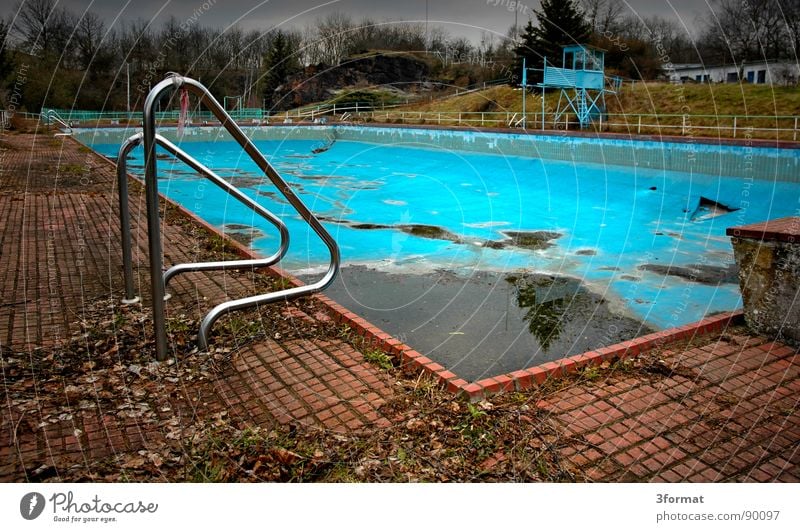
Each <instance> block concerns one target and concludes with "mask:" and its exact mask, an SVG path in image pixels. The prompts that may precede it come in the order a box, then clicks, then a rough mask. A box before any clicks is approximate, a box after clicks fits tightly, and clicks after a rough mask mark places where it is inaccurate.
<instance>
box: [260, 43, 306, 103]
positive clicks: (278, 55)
mask: <svg viewBox="0 0 800 532" xmlns="http://www.w3.org/2000/svg"><path fill="white" fill-rule="evenodd" d="M264 63H265V67H266V69H267V71H266V74H265V75H264V98H266V100H267V105H269V107H270V108H271V107H273V106H274V105H275V104H277V103H278V102H276V101H274V99H275V90H276V89H277V88H278V87H280V86H281V85H283V84H284V83H286V80H287V78H288V77H289V76H290V75H292V74H294V73H295V72H297V71H298V70H299V69H300V65H299V62H298V61H297V54H296V53H295V51H294V50H293V49H292V43H291V41H290V39H289V38H288V36H287V35H285V34H284V33H283V32H282V31H278V32H277V33H276V34H275V37H274V38H273V39H272V44H271V45H270V48H269V51H268V52H267V55H266V57H265V58H264Z"/></svg>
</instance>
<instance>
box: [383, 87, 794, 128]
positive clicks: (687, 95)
mask: <svg viewBox="0 0 800 532" xmlns="http://www.w3.org/2000/svg"><path fill="white" fill-rule="evenodd" d="M540 97H541V96H540V93H539V94H537V93H529V94H528V96H527V101H526V108H527V113H528V121H529V122H528V123H529V127H534V126H533V125H532V124H539V123H540V120H541V115H540V114H539V113H541V99H540ZM558 97H559V95H558V92H549V93H548V94H547V96H546V98H545V104H546V105H545V111H546V113H548V114H549V113H553V112H554V111H555V110H556V106H557V103H558ZM606 103H607V107H608V113H609V115H608V117H607V118H606V119H605V123H604V124H603V130H604V131H617V132H628V133H642V134H664V135H681V134H683V135H685V136H689V135H691V136H713V137H732V136H736V137H744V136H751V137H754V138H776V135H777V136H778V138H781V139H785V140H793V139H795V138H797V137H800V134H796V133H795V131H794V124H795V119H794V117H795V116H800V90H798V88H796V87H770V86H765V85H748V84H741V85H740V84H728V83H725V84H711V85H709V84H683V85H674V84H670V83H652V82H650V83H642V82H639V83H635V84H627V85H625V86H624V87H623V89H622V90H621V91H620V93H619V94H616V95H608V96H607V98H606ZM521 112H522V92H521V91H520V90H516V89H514V88H512V87H509V86H505V85H501V86H495V87H490V88H487V89H485V90H479V91H474V92H469V93H466V94H460V95H458V96H451V97H447V98H441V99H434V100H432V101H417V102H415V103H411V104H408V105H402V106H399V107H395V108H393V109H391V110H386V111H381V112H377V113H375V114H374V115H373V116H371V117H369V120H374V121H379V122H391V123H425V124H431V123H432V124H442V125H462V126H464V125H467V126H480V125H483V126H487V127H506V126H508V124H509V122H511V121H517V120H518V119H519V118H520V117H521ZM515 114H516V115H517V116H516V117H515V116H514V115H515ZM684 115H686V116H684ZM734 116H735V117H736V119H735V123H734ZM570 121H571V123H570V124H569V127H570V129H572V128H576V127H577V124H576V123H574V122H575V118H574V116H572V117H571V118H570ZM734 125H735V128H736V131H734ZM546 127H547V128H552V127H553V124H552V123H547V124H546ZM559 127H560V128H563V124H559ZM593 127H594V128H595V129H597V128H598V127H599V124H594V125H593ZM776 128H782V129H785V131H781V132H777V133H776V131H774V130H775V129H776ZM798 133H800V132H798Z"/></svg>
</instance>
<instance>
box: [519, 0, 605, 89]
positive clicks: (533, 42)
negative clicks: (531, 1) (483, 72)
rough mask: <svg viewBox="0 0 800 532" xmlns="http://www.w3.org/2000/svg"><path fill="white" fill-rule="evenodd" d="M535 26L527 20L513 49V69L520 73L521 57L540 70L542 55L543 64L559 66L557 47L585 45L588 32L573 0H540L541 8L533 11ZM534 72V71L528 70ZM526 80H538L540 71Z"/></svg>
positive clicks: (587, 26)
mask: <svg viewBox="0 0 800 532" xmlns="http://www.w3.org/2000/svg"><path fill="white" fill-rule="evenodd" d="M534 13H536V19H537V25H536V26H534V25H533V23H532V22H531V21H528V25H527V26H526V27H525V32H524V33H523V34H522V42H521V43H520V45H519V46H518V47H517V48H516V49H515V50H514V53H515V54H516V56H517V65H516V66H517V71H518V72H521V68H522V58H523V57H524V58H525V59H526V63H527V66H528V68H534V69H541V68H542V67H543V65H544V58H547V64H548V65H553V66H558V67H560V66H562V64H561V47H562V46H564V45H566V44H585V43H587V42H588V41H589V39H590V37H591V35H592V29H591V27H590V26H589V23H588V22H586V20H585V19H584V16H583V12H582V11H581V9H580V8H579V7H578V5H577V2H576V0H542V5H541V8H540V9H538V10H534ZM529 74H534V73H529ZM528 78H529V79H528V83H534V82H538V81H540V80H541V74H539V76H535V75H534V77H533V78H531V76H530V75H529V76H528Z"/></svg>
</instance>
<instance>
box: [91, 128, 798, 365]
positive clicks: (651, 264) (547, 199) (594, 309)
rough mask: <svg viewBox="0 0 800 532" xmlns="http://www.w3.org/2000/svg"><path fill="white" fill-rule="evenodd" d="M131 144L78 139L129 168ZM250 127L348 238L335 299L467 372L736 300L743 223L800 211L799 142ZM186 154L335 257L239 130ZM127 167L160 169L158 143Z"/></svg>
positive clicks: (229, 218) (307, 250) (311, 248)
mask: <svg viewBox="0 0 800 532" xmlns="http://www.w3.org/2000/svg"><path fill="white" fill-rule="evenodd" d="M130 133H131V132H130V131H128V132H125V131H121V130H97V131H91V132H82V133H80V134H79V135H78V137H79V139H80V140H82V141H83V142H85V143H87V144H89V145H91V146H92V147H93V148H94V149H96V150H97V151H99V152H101V153H103V154H105V155H108V156H111V157H113V156H115V155H116V152H117V150H118V148H119V144H120V142H121V141H122V139H123V138H125V136H126V135H128V134H130ZM248 133H249V134H250V135H251V137H252V138H253V140H254V142H255V143H256V146H257V147H258V148H259V149H260V150H261V151H262V152H263V153H265V154H266V155H267V157H268V158H269V159H270V160H271V162H272V163H273V164H274V165H275V166H276V168H277V169H278V170H279V171H280V172H281V173H282V174H283V175H284V177H285V178H286V179H287V180H288V181H290V182H291V184H292V185H293V186H294V187H295V190H296V191H297V192H298V194H299V195H300V197H301V198H302V199H303V201H304V202H305V203H306V204H307V205H308V206H309V207H310V208H311V210H312V211H313V212H314V213H315V214H317V216H318V217H320V219H321V220H322V221H323V222H324V223H325V224H326V226H327V227H328V229H329V230H330V232H331V234H333V236H334V238H336V240H337V241H338V242H339V245H340V247H341V251H342V258H343V262H344V265H345V268H344V269H343V271H342V276H341V278H340V280H338V281H337V283H336V284H335V285H334V286H333V287H332V288H331V290H330V294H329V295H331V296H332V297H333V298H334V299H336V300H338V301H339V302H340V303H342V304H344V305H345V306H348V307H350V308H351V309H352V310H353V311H355V312H357V313H359V314H362V315H364V316H365V317H366V318H367V319H369V320H371V321H373V322H375V323H376V324H377V325H378V326H380V327H382V328H384V329H385V330H387V331H388V332H390V333H392V334H395V335H397V336H399V337H400V338H401V339H403V340H404V341H406V342H407V343H409V344H410V345H412V346H414V347H415V348H417V349H418V350H420V351H422V352H424V353H426V354H427V355H428V356H430V357H431V358H433V359H435V360H437V361H439V362H441V363H443V364H444V365H445V366H447V367H449V368H451V369H453V370H454V371H456V372H457V373H459V374H460V375H462V376H464V377H466V378H478V377H481V376H484V375H493V374H498V373H502V372H506V371H511V370H513V369H520V368H523V367H528V366H531V365H533V364H537V363H541V362H544V361H546V360H552V359H555V358H560V357H561V356H564V355H567V354H574V353H578V352H582V351H585V350H587V349H592V348H595V347H598V346H600V345H603V344H608V343H612V342H616V341H620V340H623V339H627V338H630V337H633V336H635V335H637V334H638V333H642V332H645V331H648V330H652V329H658V328H666V327H670V326H676V325H682V324H686V323H690V322H693V321H696V320H698V319H700V318H702V317H703V316H705V315H708V314H711V313H714V312H718V311H725V310H732V309H734V308H737V307H738V306H740V295H739V290H738V284H737V278H736V272H735V269H734V264H733V254H732V250H731V246H730V241H729V239H728V238H727V237H726V236H725V229H726V228H727V227H730V226H732V225H741V224H745V223H751V222H757V221H762V220H766V219H770V218H777V217H781V216H787V215H796V214H797V213H798V211H800V184H799V183H798V175H799V174H798V168H797V165H798V155H800V152H799V151H798V150H788V149H775V148H763V147H754V146H750V145H741V146H719V145H710V144H700V143H695V142H683V143H661V142H644V141H633V140H626V139H616V140H609V139H594V138H581V137H559V136H537V135H524V134H503V133H482V132H464V131H449V130H433V129H414V128H382V127H349V126H330V127H322V126H313V127H312V126H306V127H266V128H264V127H260V128H254V129H252V130H251V131H249V132H248ZM166 136H168V137H169V136H170V133H167V134H166ZM171 136H172V138H173V139H175V134H174V132H173V133H172V135H171ZM180 144H181V147H182V148H183V149H184V150H186V151H187V152H189V153H190V154H192V155H193V156H195V157H196V158H198V159H199V160H200V161H201V162H203V164H205V165H206V166H209V167H211V168H212V169H214V170H215V171H217V173H219V174H220V175H222V176H223V177H225V178H227V179H230V181H231V182H232V183H233V184H235V185H236V186H238V187H240V188H241V189H242V190H244V191H245V192H246V193H248V194H249V195H251V196H252V197H254V198H256V199H258V200H259V201H260V202H261V203H262V204H263V205H264V206H266V207H267V208H269V209H270V210H272V211H273V212H275V213H276V214H278V215H280V216H282V217H283V218H284V219H285V220H286V221H287V225H289V228H290V231H291V232H292V245H291V248H290V252H289V254H288V255H287V257H286V258H285V259H284V261H283V262H282V263H281V265H282V267H283V268H284V269H287V270H289V271H291V272H293V273H295V274H296V275H299V276H301V277H304V276H313V275H314V274H315V273H316V269H317V268H321V267H323V266H325V265H326V262H325V261H326V260H327V255H326V251H325V248H324V246H323V245H322V243H321V242H319V241H317V239H316V236H315V235H314V234H313V232H311V231H309V230H307V229H306V227H305V226H304V224H303V223H302V221H301V220H300V219H299V217H297V216H296V215H295V213H294V212H293V211H292V209H291V207H290V206H288V205H287V204H285V203H284V202H283V201H282V198H280V197H279V195H278V194H276V193H275V191H274V190H273V189H272V185H271V183H270V182H269V181H268V180H267V179H265V178H263V176H262V175H260V172H259V170H258V168H257V167H256V166H255V165H254V164H253V163H252V162H251V161H250V160H249V158H247V157H246V156H243V154H242V152H241V150H240V148H239V146H238V145H237V144H235V143H233V142H232V141H230V138H229V137H227V136H226V135H225V134H224V133H223V132H221V131H220V130H218V129H214V128H192V129H189V130H188V133H187V134H186V135H185V136H184V137H183V138H182V139H180ZM129 167H130V169H131V171H133V172H135V173H142V167H143V163H142V152H141V149H139V150H137V151H134V153H133V159H132V160H131V161H130V162H129ZM159 175H160V177H162V180H161V181H160V183H159V186H160V190H161V191H162V192H163V193H165V194H166V195H168V196H169V197H171V198H172V199H173V200H175V201H176V202H178V203H180V204H182V205H183V206H185V207H186V208H188V209H189V210H192V211H193V212H195V213H196V214H197V215H199V216H200V217H202V218H203V219H205V220H206V221H208V222H209V223H211V224H213V225H216V226H218V227H220V228H222V229H223V230H225V231H226V232H229V233H232V234H235V235H236V236H237V237H238V238H240V239H244V240H245V241H247V242H248V243H249V244H250V245H251V246H252V247H253V248H254V249H256V250H258V251H262V252H263V253H264V254H269V253H272V251H273V250H274V249H275V248H276V246H277V235H276V233H275V231H274V228H272V227H271V226H269V225H266V224H263V225H262V224H261V222H260V220H258V219H256V218H254V217H253V215H252V212H250V211H249V210H247V209H244V208H242V207H240V205H239V204H238V203H236V202H232V201H229V198H228V197H227V196H226V195H224V194H223V193H222V192H220V191H218V190H217V189H216V188H213V187H210V186H209V185H208V184H207V182H206V181H204V180H202V179H200V178H198V177H197V176H195V175H194V174H193V173H192V171H191V170H190V169H189V168H187V167H185V166H183V165H182V164H181V163H178V162H175V161H173V160H171V159H169V158H168V157H167V156H166V154H165V155H164V156H162V157H161V159H160V161H159ZM254 224H255V225H254Z"/></svg>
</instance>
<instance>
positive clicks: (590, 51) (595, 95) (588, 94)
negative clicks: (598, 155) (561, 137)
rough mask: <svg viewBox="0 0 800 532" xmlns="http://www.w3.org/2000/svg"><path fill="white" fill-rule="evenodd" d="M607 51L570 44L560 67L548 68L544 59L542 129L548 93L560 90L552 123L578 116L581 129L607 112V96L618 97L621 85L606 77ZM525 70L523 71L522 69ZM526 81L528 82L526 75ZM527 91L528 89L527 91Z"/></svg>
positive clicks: (540, 84) (585, 45) (563, 53)
mask: <svg viewBox="0 0 800 532" xmlns="http://www.w3.org/2000/svg"><path fill="white" fill-rule="evenodd" d="M605 55H606V54H605V50H603V49H601V48H597V47H595V46H590V45H588V44H571V45H567V46H564V47H563V48H562V61H561V64H562V66H561V67H556V66H552V65H549V64H548V63H547V58H546V57H545V58H544V69H543V76H542V82H541V83H537V84H536V85H535V86H536V87H540V88H541V89H542V128H543V129H544V121H545V119H544V98H545V91H546V90H547V89H561V90H560V92H559V96H558V106H557V107H556V113H555V116H554V118H553V123H554V124H557V123H559V122H560V121H561V119H562V118H563V117H564V115H565V114H566V113H569V112H572V113H574V114H575V116H577V118H578V122H579V123H580V126H581V128H586V127H587V126H588V125H589V123H590V122H591V121H592V120H593V119H596V118H598V117H602V114H603V113H605V110H606V98H605V95H606V93H609V94H615V93H616V92H617V90H618V89H619V87H620V84H621V82H622V80H621V78H619V77H616V76H614V77H611V78H609V79H608V83H607V80H606V75H605ZM523 68H524V67H523ZM523 80H527V73H524V75H523ZM525 88H527V86H526V87H525Z"/></svg>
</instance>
